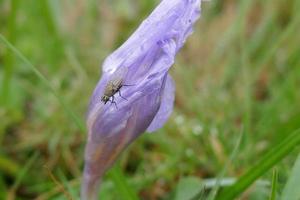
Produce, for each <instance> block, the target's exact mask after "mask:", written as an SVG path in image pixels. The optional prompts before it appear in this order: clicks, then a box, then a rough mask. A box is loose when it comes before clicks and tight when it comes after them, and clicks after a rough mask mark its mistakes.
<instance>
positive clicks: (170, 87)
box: [147, 75, 175, 132]
mask: <svg viewBox="0 0 300 200" xmlns="http://www.w3.org/2000/svg"><path fill="white" fill-rule="evenodd" d="M174 99H175V83H174V81H173V79H172V77H171V76H170V75H168V76H167V81H166V84H165V87H164V90H163V94H162V100H161V104H160V107H159V110H158V112H157V114H156V115H155V117H154V119H153V121H152V122H151V124H150V126H149V127H148V128H147V131H148V132H154V131H156V130H157V129H159V128H161V127H162V126H163V125H164V124H165V123H166V121H167V120H168V118H169V117H170V115H171V114H172V111H173V107H174Z"/></svg>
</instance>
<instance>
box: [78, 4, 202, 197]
mask: <svg viewBox="0 0 300 200" xmlns="http://www.w3.org/2000/svg"><path fill="white" fill-rule="evenodd" d="M199 15H200V0H163V1H162V2H161V3H160V4H159V6H158V7H157V8H156V9H155V10H154V11H153V13H152V14H151V15H150V16H149V17H148V18H147V19H146V20H145V21H144V22H143V23H142V24H141V26H140V27H139V28H138V29H137V31H135V32H134V33H133V34H132V36H131V37H130V38H129V39H128V40H127V41H126V42H125V43H124V44H123V45H122V46H121V47H120V48H119V49H117V50H116V51H115V52H113V53H112V54H111V55H110V56H109V57H108V58H107V59H106V60H105V62H104V64H103V67H102V68H103V70H102V71H103V74H102V77H101V79H100V81H99V83H98V84H97V86H96V88H95V90H94V93H93V96H92V97H91V101H90V106H89V110H88V113H87V128H88V141H87V144H86V151H85V168H84V177H83V183H82V192H81V195H82V199H83V200H85V199H88V200H92V199H97V188H98V185H99V183H100V179H101V177H102V176H103V174H104V173H105V171H106V170H107V169H108V168H109V167H110V166H111V165H112V164H113V163H114V161H115V160H116V158H117V157H118V155H119V154H120V153H121V152H122V151H123V150H124V149H125V148H126V147H127V146H128V145H129V144H130V143H131V142H132V141H133V140H134V139H135V138H136V137H138V136H139V135H141V134H142V133H143V132H145V131H146V129H147V128H148V131H154V130H157V129H158V128H160V127H162V126H163V124H164V123H165V122H166V121H167V119H168V118H169V116H170V115H171V113H172V110H173V104H174V90H175V87H174V83H173V81H172V79H171V77H170V76H169V75H168V71H169V69H170V67H171V66H172V65H173V63H174V59H175V55H176V53H177V52H178V51H179V49H180V48H181V47H182V46H183V44H184V42H185V40H186V38H187V37H188V35H190V34H191V32H192V26H193V24H194V22H195V21H196V20H197V18H198V17H199ZM121 72H122V73H121ZM117 75H121V79H122V80H123V85H124V86H122V87H121V90H120V92H121V93H122V96H123V98H121V96H120V95H119V94H118V93H116V94H114V95H113V96H114V99H115V102H116V104H117V108H116V106H115V105H113V104H110V103H107V104H104V103H103V102H102V101H101V97H102V96H103V93H104V90H105V88H106V86H107V84H108V82H109V81H111V80H113V79H114V78H115V77H116V76H117ZM124 98H125V99H127V100H125V99H124Z"/></svg>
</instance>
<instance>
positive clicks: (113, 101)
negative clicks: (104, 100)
mask: <svg viewBox="0 0 300 200" xmlns="http://www.w3.org/2000/svg"><path fill="white" fill-rule="evenodd" d="M111 98H112V100H110V104H112V103H113V104H115V106H116V109H117V110H118V106H117V103H116V102H115V97H114V96H112V97H111Z"/></svg>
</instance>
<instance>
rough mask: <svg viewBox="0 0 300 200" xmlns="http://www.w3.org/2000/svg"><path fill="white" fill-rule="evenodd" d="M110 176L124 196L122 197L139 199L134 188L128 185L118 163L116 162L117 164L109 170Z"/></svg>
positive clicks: (133, 199) (125, 199)
mask: <svg viewBox="0 0 300 200" xmlns="http://www.w3.org/2000/svg"><path fill="white" fill-rule="evenodd" d="M109 176H110V177H111V179H112V180H113V182H114V184H115V186H116V188H118V191H119V192H120V195H119V196H120V197H122V199H124V200H127V199H130V200H139V198H138V197H137V195H136V192H135V191H133V190H132V188H131V187H130V186H129V185H128V183H127V181H126V178H125V176H124V174H123V173H122V170H121V169H120V166H119V164H118V163H116V164H115V166H114V167H112V168H111V170H109Z"/></svg>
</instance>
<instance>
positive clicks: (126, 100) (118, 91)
mask: <svg viewBox="0 0 300 200" xmlns="http://www.w3.org/2000/svg"><path fill="white" fill-rule="evenodd" d="M118 92H119V95H120V97H122V99H125V100H126V101H128V99H126V98H125V97H123V96H122V95H121V90H119V91H118Z"/></svg>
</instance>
